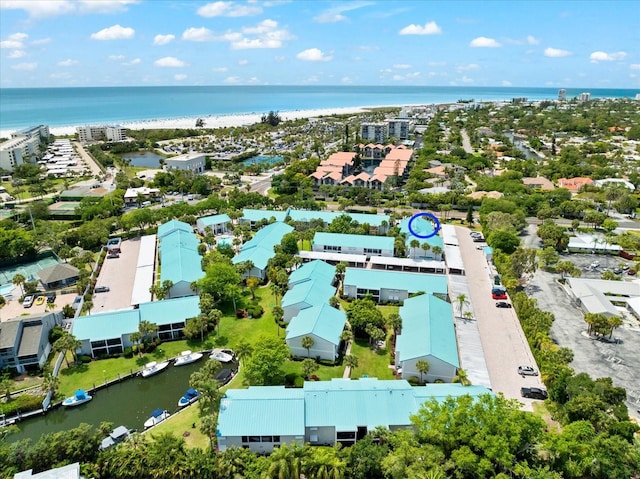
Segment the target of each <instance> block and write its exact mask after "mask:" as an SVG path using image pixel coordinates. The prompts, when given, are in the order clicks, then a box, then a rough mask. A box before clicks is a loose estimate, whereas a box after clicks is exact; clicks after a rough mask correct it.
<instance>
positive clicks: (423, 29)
mask: <svg viewBox="0 0 640 479" xmlns="http://www.w3.org/2000/svg"><path fill="white" fill-rule="evenodd" d="M439 33H442V29H441V28H440V27H439V26H438V24H437V23H436V22H427V23H425V24H424V25H416V24H414V23H412V24H411V25H407V26H406V27H404V28H403V29H402V30H400V32H399V34H400V35H437V34H439Z"/></svg>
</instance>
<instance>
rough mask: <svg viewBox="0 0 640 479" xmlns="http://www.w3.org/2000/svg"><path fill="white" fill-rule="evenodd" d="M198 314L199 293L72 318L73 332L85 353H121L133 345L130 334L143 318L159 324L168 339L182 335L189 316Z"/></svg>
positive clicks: (161, 337)
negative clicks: (132, 307)
mask: <svg viewBox="0 0 640 479" xmlns="http://www.w3.org/2000/svg"><path fill="white" fill-rule="evenodd" d="M199 314H200V298H199V297H198V296H188V297H184V298H176V299H165V300H162V301H152V302H149V303H141V304H140V306H139V308H138V309H126V310H120V311H111V312H108V313H98V314H91V315H89V316H79V317H77V318H76V319H75V320H74V321H73V329H72V334H73V335H74V336H75V337H76V338H77V339H78V340H79V341H80V342H81V343H82V345H81V346H80V349H81V351H82V354H86V355H88V356H92V357H97V356H101V355H111V354H119V353H122V352H123V351H124V349H125V348H128V347H131V346H133V343H132V342H131V341H130V339H129V336H130V335H131V333H134V332H136V331H138V325H139V324H140V321H145V320H146V321H149V322H151V323H154V324H157V325H158V336H159V337H160V339H163V340H169V339H177V338H178V337H181V336H182V330H183V329H184V327H185V324H186V321H187V319H190V318H193V317H195V316H198V315H199Z"/></svg>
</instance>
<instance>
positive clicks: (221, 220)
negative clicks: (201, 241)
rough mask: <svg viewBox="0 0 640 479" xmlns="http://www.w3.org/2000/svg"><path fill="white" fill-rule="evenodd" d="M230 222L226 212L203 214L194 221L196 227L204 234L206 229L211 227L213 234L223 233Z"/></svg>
mask: <svg viewBox="0 0 640 479" xmlns="http://www.w3.org/2000/svg"><path fill="white" fill-rule="evenodd" d="M230 224H231V218H229V215H228V214H226V213H223V214H220V215H212V216H204V217H202V218H198V220H197V221H196V229H197V230H198V231H199V232H200V234H201V235H204V234H206V229H207V228H211V232H212V233H213V234H214V235H221V234H225V233H226V232H227V230H228V228H229V225H230Z"/></svg>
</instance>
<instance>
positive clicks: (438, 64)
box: [427, 62, 447, 67]
mask: <svg viewBox="0 0 640 479" xmlns="http://www.w3.org/2000/svg"><path fill="white" fill-rule="evenodd" d="M446 64H447V62H428V63H427V65H429V66H430V67H443V66H445V65H446Z"/></svg>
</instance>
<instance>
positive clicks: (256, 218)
mask: <svg viewBox="0 0 640 479" xmlns="http://www.w3.org/2000/svg"><path fill="white" fill-rule="evenodd" d="M286 217H287V210H283V211H276V210H254V209H250V208H245V209H243V210H242V216H241V217H240V218H238V221H240V222H241V223H245V222H248V223H250V224H251V226H255V224H256V223H259V222H260V221H263V220H266V221H272V219H274V220H275V221H279V222H282V221H284V220H285V218H286Z"/></svg>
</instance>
